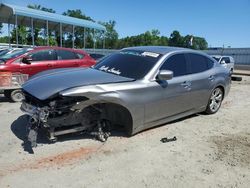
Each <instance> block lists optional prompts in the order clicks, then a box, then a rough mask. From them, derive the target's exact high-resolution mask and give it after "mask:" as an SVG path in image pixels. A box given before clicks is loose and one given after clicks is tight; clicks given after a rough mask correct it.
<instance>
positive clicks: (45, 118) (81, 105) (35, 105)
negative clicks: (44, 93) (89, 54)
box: [21, 92, 110, 147]
mask: <svg viewBox="0 0 250 188" xmlns="http://www.w3.org/2000/svg"><path fill="white" fill-rule="evenodd" d="M24 94H25V100H24V101H23V103H22V105H21V110H22V111H23V112H24V113H26V114H28V116H29V124H28V135H27V137H28V141H29V142H30V143H31V146H32V147H36V145H37V144H36V142H37V133H38V130H39V129H41V128H43V129H46V130H47V132H48V138H49V140H50V141H51V142H55V141H56V140H57V136H60V135H64V134H69V133H75V132H85V133H88V134H90V135H93V136H95V138H96V139H98V140H100V141H102V142H105V141H106V140H107V138H108V137H109V135H110V120H109V119H108V118H107V112H106V109H107V108H105V107H104V105H105V104H101V103H95V102H93V101H90V100H89V99H88V98H86V97H63V96H57V97H53V99H50V100H43V101H41V100H39V99H37V98H35V97H33V96H32V95H30V94H28V93H26V92H24Z"/></svg>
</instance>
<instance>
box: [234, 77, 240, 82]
mask: <svg viewBox="0 0 250 188" xmlns="http://www.w3.org/2000/svg"><path fill="white" fill-rule="evenodd" d="M232 81H237V82H240V81H242V77H239V76H232Z"/></svg>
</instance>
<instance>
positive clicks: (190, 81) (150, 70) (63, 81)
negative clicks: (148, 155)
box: [21, 46, 231, 146]
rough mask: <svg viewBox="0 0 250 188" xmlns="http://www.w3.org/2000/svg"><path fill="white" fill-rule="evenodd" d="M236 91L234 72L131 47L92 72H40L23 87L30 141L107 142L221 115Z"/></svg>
mask: <svg viewBox="0 0 250 188" xmlns="http://www.w3.org/2000/svg"><path fill="white" fill-rule="evenodd" d="M230 85H231V77H230V71H229V70H227V69H226V68H225V67H223V66H221V65H220V64H218V63H217V62H216V61H215V60H214V59H212V58H211V57H210V56H208V55H206V54H204V53H201V52H198V51H194V50H190V49H185V48H174V47H160V46H145V47H131V48H125V49H122V50H120V51H119V52H117V53H114V54H112V55H109V56H107V57H105V58H103V59H102V60H101V61H100V62H99V63H98V64H96V65H95V66H93V67H91V68H70V69H57V70H49V71H46V72H42V73H40V74H37V75H35V76H34V77H32V78H31V79H30V80H29V81H28V82H26V83H25V84H24V85H23V92H24V94H25V100H24V101H23V103H22V106H21V109H22V110H23V111H24V112H26V113H27V114H29V116H30V123H29V134H28V138H29V140H30V141H31V142H32V144H33V146H35V145H36V135H37V131H38V130H39V129H40V128H45V129H47V130H48V133H49V139H50V140H52V141H55V140H56V138H57V136H59V135H63V134H68V133H73V132H86V133H89V134H91V135H94V136H95V137H96V138H97V139H99V140H101V141H105V140H106V139H107V138H108V136H109V135H110V132H111V130H113V129H119V130H124V131H126V133H127V134H128V135H129V136H130V135H134V134H136V133H138V132H140V131H142V130H145V129H148V128H151V127H154V126H158V125H162V124H165V123H167V122H170V121H173V120H176V119H179V118H182V117H185V116H189V115H191V114H195V113H200V112H205V113H207V114H214V113H216V112H217V111H218V110H219V108H220V106H221V103H222V100H223V99H224V97H225V96H226V95H227V94H228V92H229V89H230Z"/></svg>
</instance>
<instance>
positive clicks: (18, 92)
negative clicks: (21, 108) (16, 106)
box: [10, 89, 24, 102]
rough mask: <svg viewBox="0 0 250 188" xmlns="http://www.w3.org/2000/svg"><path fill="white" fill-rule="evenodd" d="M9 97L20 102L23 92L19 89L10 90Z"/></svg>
mask: <svg viewBox="0 0 250 188" xmlns="http://www.w3.org/2000/svg"><path fill="white" fill-rule="evenodd" d="M10 99H11V100H12V101H14V102H21V101H22V100H23V99H24V95H23V92H22V91H21V90H20V89H18V90H13V91H11V94H10Z"/></svg>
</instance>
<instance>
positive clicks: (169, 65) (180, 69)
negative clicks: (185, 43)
mask: <svg viewBox="0 0 250 188" xmlns="http://www.w3.org/2000/svg"><path fill="white" fill-rule="evenodd" d="M160 70H171V71H173V73H174V77H177V76H182V75H186V74H187V62H186V59H185V56H184V54H176V55H173V56H171V57H170V58H168V59H167V60H166V61H165V62H164V64H163V65H162V67H161V68H160Z"/></svg>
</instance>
